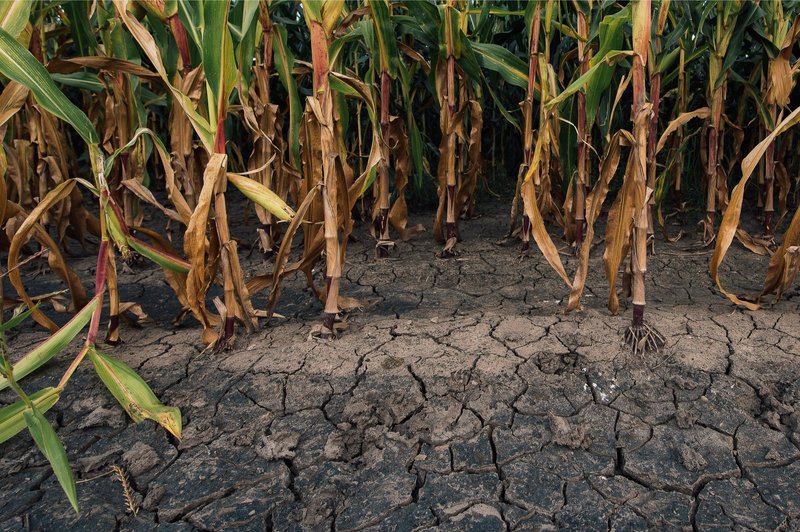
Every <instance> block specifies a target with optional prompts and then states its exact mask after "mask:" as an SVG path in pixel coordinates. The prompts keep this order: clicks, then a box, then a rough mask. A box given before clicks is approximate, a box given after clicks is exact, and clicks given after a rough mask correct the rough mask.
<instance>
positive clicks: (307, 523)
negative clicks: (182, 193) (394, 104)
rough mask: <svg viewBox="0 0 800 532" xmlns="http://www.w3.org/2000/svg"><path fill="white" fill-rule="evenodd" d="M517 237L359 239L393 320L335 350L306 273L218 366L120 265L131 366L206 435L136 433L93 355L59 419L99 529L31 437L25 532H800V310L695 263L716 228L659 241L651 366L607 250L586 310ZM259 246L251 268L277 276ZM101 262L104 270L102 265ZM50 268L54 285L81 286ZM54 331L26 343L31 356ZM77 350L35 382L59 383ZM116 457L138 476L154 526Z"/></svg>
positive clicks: (18, 344)
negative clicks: (744, 307)
mask: <svg viewBox="0 0 800 532" xmlns="http://www.w3.org/2000/svg"><path fill="white" fill-rule="evenodd" d="M505 209H506V207H504V206H501V205H500V204H498V205H496V206H494V207H491V208H487V209H486V210H487V211H491V212H497V213H502V212H505ZM415 221H417V220H415ZM419 221H423V222H427V223H428V224H429V221H428V219H425V220H422V219H420V220H419ZM505 221H506V219H505V217H502V216H485V217H482V218H478V219H475V220H471V221H468V222H462V224H461V226H462V231H463V235H464V241H463V242H462V243H461V244H460V249H461V250H462V255H461V257H459V258H458V259H457V260H441V259H438V258H436V255H435V253H436V251H437V250H438V249H439V248H438V245H436V244H435V243H434V242H433V241H432V240H431V239H430V236H429V235H430V234H429V233H426V234H423V235H421V236H420V237H418V238H417V239H416V240H415V241H412V242H408V243H400V244H399V245H398V249H397V250H395V253H394V257H395V258H391V259H388V260H380V261H376V260H375V259H374V258H373V249H372V243H371V242H372V240H371V238H370V237H369V236H368V234H367V232H366V231H365V229H364V228H363V226H362V227H360V228H359V229H358V231H357V236H358V238H359V239H360V241H359V242H357V243H353V244H351V246H350V248H349V252H348V264H347V268H346V276H347V280H346V282H345V283H343V287H344V288H343V291H344V293H345V294H347V295H350V296H354V297H357V298H360V299H362V300H364V301H367V302H374V303H375V304H374V306H372V307H371V308H369V309H366V310H364V311H355V312H351V313H350V314H349V315H348V316H347V322H348V324H349V328H348V329H347V331H345V333H344V334H343V335H342V337H341V338H340V339H338V340H336V341H324V340H319V339H315V338H312V337H310V335H309V331H310V329H311V327H312V325H314V324H316V323H317V322H318V320H319V317H320V310H321V307H320V305H319V303H317V302H315V301H313V298H312V297H311V296H310V294H309V292H308V291H307V290H305V289H304V285H303V280H302V279H300V278H299V277H298V278H296V279H291V280H290V281H289V282H288V283H287V286H286V288H285V290H284V293H283V297H282V300H281V303H280V305H279V308H278V311H279V312H280V313H282V314H283V315H284V316H286V317H285V318H284V319H275V320H273V322H272V323H270V324H269V325H268V326H266V327H264V328H263V329H261V330H260V331H259V332H256V333H255V334H252V335H249V336H244V335H242V336H240V337H239V338H238V342H237V345H236V348H235V349H234V350H233V351H230V352H226V353H222V354H217V355H215V354H211V353H207V352H205V353H204V352H202V349H201V346H199V345H198V341H199V330H198V329H197V327H196V325H195V324H194V323H188V322H187V324H186V325H185V326H184V327H182V328H178V329H175V328H173V327H172V326H171V325H170V321H171V318H172V317H174V316H175V315H176V314H177V312H178V310H179V309H178V308H177V306H176V302H175V301H173V297H172V294H171V292H170V291H169V289H168V288H167V287H166V285H165V283H164V282H163V277H162V275H161V273H160V271H159V270H157V269H155V268H153V267H151V266H150V265H147V264H141V265H137V266H135V267H134V268H133V271H129V272H121V274H120V284H121V286H122V296H123V297H122V299H123V300H128V301H133V300H135V301H139V302H142V303H143V306H144V308H145V310H146V311H147V312H148V313H150V315H151V316H152V317H153V318H154V319H155V320H156V323H155V324H149V325H146V326H145V327H144V328H141V329H133V328H124V329H123V339H124V344H122V345H120V346H118V347H116V348H113V349H111V348H109V349H108V350H109V352H111V353H113V354H114V355H115V356H117V357H119V358H121V359H122V360H124V361H125V362H126V363H127V364H129V365H130V366H132V367H134V368H136V369H137V371H138V372H139V373H140V374H141V375H142V376H143V377H144V378H145V379H146V380H147V381H148V382H149V383H150V384H151V386H152V387H153V389H154V390H155V392H156V394H157V395H158V396H159V397H160V398H161V399H162V400H163V401H164V402H165V403H166V404H169V405H174V406H178V407H180V409H181V411H182V413H183V421H184V433H183V438H182V440H181V441H177V440H175V439H173V438H171V437H170V436H169V435H168V434H167V433H166V432H165V431H164V430H161V429H160V428H159V427H157V426H156V425H155V424H153V423H150V422H144V423H141V424H138V425H135V424H132V423H131V422H130V421H129V420H128V419H127V418H126V416H125V414H124V413H123V411H122V409H121V408H120V407H119V406H118V405H117V404H116V402H115V400H114V398H113V397H112V396H111V395H110V394H109V393H108V392H107V391H106V390H105V389H104V388H103V386H102V384H101V383H100V381H99V379H98V378H97V377H96V376H95V375H94V373H93V370H92V368H91V364H89V363H88V361H87V362H86V363H85V364H84V365H83V366H82V367H81V368H80V369H79V370H78V372H77V374H76V375H75V377H74V378H73V380H72V381H71V382H70V384H69V386H68V388H67V390H66V392H65V393H64V394H63V395H62V398H61V400H60V402H59V403H58V404H57V405H56V406H55V407H54V408H53V409H52V410H51V411H50V412H49V413H48V414H47V417H48V419H50V420H51V421H52V422H53V423H54V424H56V425H57V431H58V434H59V435H60V437H61V438H62V440H63V441H64V443H65V446H66V448H67V452H68V455H69V458H70V461H71V463H72V465H73V469H74V471H75V474H76V477H77V478H78V482H79V484H78V495H79V499H80V505H81V509H82V513H81V515H80V516H79V517H78V516H76V515H75V513H74V512H73V511H72V510H71V508H70V507H69V504H68V503H67V501H66V498H65V497H64V495H63V494H62V493H61V491H60V489H59V487H58V484H57V482H56V479H55V477H54V476H53V474H52V473H51V470H50V469H49V467H47V465H46V463H45V461H44V459H43V457H42V455H41V454H40V453H39V452H38V451H37V450H35V448H33V446H32V441H31V440H30V437H29V436H27V435H26V434H21V435H19V436H17V437H16V438H14V439H13V440H11V441H9V442H7V443H5V444H4V445H3V446H2V457H1V458H0V490H1V492H2V498H1V499H0V528H2V529H8V530H16V529H23V528H28V529H37V530H64V529H70V530H112V529H123V530H150V529H154V528H156V527H158V528H160V529H164V530H171V529H176V530H184V529H187V530H188V529H201V530H218V529H233V528H237V527H241V528H243V529H248V530H270V529H276V530H293V529H310V530H363V529H372V530H378V529H380V530H417V529H428V528H437V529H438V528H441V529H450V530H465V529H473V530H509V529H554V528H575V529H609V530H611V529H617V530H623V529H642V528H661V529H680V528H687V529H691V528H695V529H703V530H711V529H732V528H735V529H741V530H744V529H753V530H773V529H779V528H782V529H793V530H798V529H800V488H798V486H800V312H798V310H800V297H797V294H796V293H790V294H789V295H788V297H787V298H786V299H784V301H782V302H781V303H780V304H778V305H777V306H775V307H773V308H768V309H764V310H762V311H759V312H744V311H741V310H737V309H735V308H734V307H733V306H732V305H731V304H730V303H729V302H728V301H727V300H726V299H725V298H723V297H722V296H721V295H719V293H718V292H716V291H715V290H714V288H713V287H712V284H711V281H710V279H709V277H708V273H707V262H708V259H709V257H710V253H708V252H687V251H686V249H687V248H689V247H690V246H691V245H693V242H694V240H692V237H689V238H687V239H685V240H682V241H680V242H678V243H677V244H674V245H667V244H665V243H663V242H662V241H659V242H657V254H656V255H655V256H654V257H652V259H651V261H650V271H649V276H648V285H647V291H648V292H647V294H648V304H649V305H648V317H649V321H650V322H651V323H652V324H655V325H657V327H658V328H659V329H660V330H661V332H662V333H664V335H665V336H666V337H667V346H666V348H665V349H664V350H663V351H662V352H660V353H657V354H648V355H644V356H633V355H632V354H631V353H630V352H629V350H628V349H626V348H624V347H623V346H622V345H621V334H622V330H623V329H624V327H625V326H626V325H627V324H628V323H629V320H630V311H629V310H628V311H623V312H622V313H621V315H620V316H612V315H610V314H609V313H608V311H607V310H606V309H605V300H606V296H607V288H606V283H605V280H604V277H603V273H602V272H603V269H602V258H601V257H602V246H597V247H596V248H595V250H594V252H593V255H592V259H591V260H592V273H591V274H590V276H589V286H588V290H587V293H586V297H585V300H584V301H585V310H584V311H582V312H576V313H573V314H569V315H565V314H564V312H563V308H564V297H565V295H566V293H567V291H566V289H565V287H564V285H563V283H562V282H561V281H560V280H559V279H558V277H557V276H556V275H555V274H554V273H553V272H552V270H551V269H550V268H549V266H548V265H547V264H546V263H545V262H544V260H543V259H542V258H541V256H540V255H538V254H536V253H534V254H532V255H531V256H530V257H528V258H524V259H521V258H520V256H519V252H518V245H517V244H516V243H515V244H513V245H507V246H499V245H497V244H496V242H497V241H498V240H499V239H500V238H501V237H502V233H503V228H504V224H505ZM241 232H242V233H245V231H241ZM251 233H252V231H251V230H250V229H249V230H248V231H247V234H251ZM90 251H91V250H90ZM256 255H257V253H253V254H252V256H250V257H249V258H247V259H246V260H245V262H244V263H245V265H246V266H247V268H248V269H249V271H250V272H256V273H259V272H265V271H267V270H268V266H267V265H266V264H264V263H263V261H262V260H261V259H258V258H256ZM564 259H565V261H566V266H567V269H568V271H570V272H572V271H574V268H575V259H574V258H572V257H567V256H565V257H564ZM78 264H79V265H80V266H81V267H80V268H79V271H80V273H81V275H82V278H84V279H91V278H92V272H93V261H92V259H91V258H90V257H89V256H88V254H87V256H86V257H85V258H83V259H81V260H80V261H79V262H78ZM765 266H766V259H764V258H762V257H757V256H755V255H752V254H749V253H746V252H744V251H742V249H741V247H740V246H738V245H737V244H734V246H733V248H732V253H731V256H730V257H729V259H728V261H727V262H726V264H725V266H724V267H723V275H724V279H725V280H726V283H727V284H728V285H730V287H732V288H736V289H737V290H739V291H740V292H741V291H752V290H754V289H756V288H757V285H758V283H759V282H760V281H761V279H762V278H763V277H762V275H763V272H764V271H765ZM50 277H51V276H45V277H39V278H37V279H36V280H35V281H31V282H32V283H34V284H33V285H32V286H34V285H35V288H36V290H35V291H36V292H44V291H46V290H49V289H54V288H58V284H57V283H56V282H55V281H50V280H48V279H49V278H50ZM263 301H264V299H263V297H261V296H259V298H257V299H256V302H257V303H259V304H261V305H263ZM42 338H44V335H43V333H42V332H41V331H40V330H37V329H34V328H33V327H27V328H23V329H22V330H21V331H19V332H18V333H16V334H15V335H14V336H13V337H12V340H11V347H12V350H13V352H15V353H23V352H25V351H26V350H27V349H29V348H30V347H31V346H33V345H35V344H36V343H37V342H39V341H41V340H42ZM75 353H76V350H75V349H74V346H73V347H72V348H71V349H70V350H68V351H67V352H65V353H64V354H62V355H61V356H60V357H59V359H58V360H57V361H55V362H53V363H51V364H50V365H49V366H47V367H46V369H44V370H43V371H40V372H38V373H37V374H35V375H32V376H30V377H28V378H27V379H25V381H23V383H24V384H25V386H26V388H27V389H28V390H36V389H39V388H40V387H42V386H46V385H52V384H54V383H55V382H56V381H57V379H58V377H59V376H60V375H61V373H62V372H63V371H64V369H65V368H66V366H67V364H68V361H69V359H70V358H71V356H74V354H75ZM13 399H14V397H13V396H12V395H11V394H10V393H9V392H8V391H6V392H3V394H2V395H0V400H2V402H3V403H4V404H5V403H8V402H11V401H12V400H13ZM112 464H118V465H120V466H122V467H123V468H124V469H125V470H126V471H127V472H128V474H129V476H130V480H131V485H132V488H133V490H135V493H134V497H135V498H136V499H137V502H138V504H139V505H140V506H141V508H140V510H139V512H138V514H137V515H135V516H134V515H132V514H130V513H128V512H126V509H125V504H124V500H123V495H122V490H121V487H120V484H119V483H117V482H116V481H115V480H114V479H113V477H111V476H109V475H107V474H106V473H107V472H108V471H109V467H110V466H111V465H112Z"/></svg>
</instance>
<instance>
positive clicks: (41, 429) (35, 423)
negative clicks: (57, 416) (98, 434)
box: [23, 406, 78, 513]
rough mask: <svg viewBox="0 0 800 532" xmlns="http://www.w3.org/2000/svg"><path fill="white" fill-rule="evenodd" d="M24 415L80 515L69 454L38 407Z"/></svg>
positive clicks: (68, 497) (34, 439) (26, 422)
mask: <svg viewBox="0 0 800 532" xmlns="http://www.w3.org/2000/svg"><path fill="white" fill-rule="evenodd" d="M23 415H24V417H25V424H26V425H28V431H29V432H30V433H31V436H33V441H35V442H36V446H37V447H38V448H39V450H40V451H42V454H43V455H44V457H45V458H47V461H48V462H50V466H51V467H52V468H53V473H55V474H56V478H57V479H58V483H59V484H61V489H63V490H64V493H65V494H66V495H67V499H69V502H70V504H71V505H72V507H73V508H74V509H75V512H76V513H78V490H77V489H76V487H75V478H74V477H73V476H72V469H71V468H70V467H69V461H68V460H67V452H66V451H65V450H64V446H63V445H61V440H59V439H58V436H57V435H56V431H55V430H53V427H52V425H50V422H48V421H47V420H46V419H45V418H44V416H43V415H42V414H41V412H39V409H38V408H36V406H34V407H33V408H26V409H25V410H24V411H23Z"/></svg>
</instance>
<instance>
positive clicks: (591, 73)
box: [547, 50, 634, 107]
mask: <svg viewBox="0 0 800 532" xmlns="http://www.w3.org/2000/svg"><path fill="white" fill-rule="evenodd" d="M632 55H634V52H631V51H630V50H616V51H612V52H609V53H608V54H606V57H605V58H604V60H603V61H599V62H597V63H596V64H595V65H594V66H590V67H589V70H587V71H586V73H585V74H584V75H582V76H581V77H579V78H578V79H576V80H575V81H573V82H572V83H570V84H569V86H568V87H567V88H566V89H564V91H563V92H562V93H561V94H559V95H558V96H556V97H555V98H553V99H552V100H550V101H549V102H547V107H553V106H555V105H558V104H560V103H561V102H563V101H564V100H566V99H567V98H569V97H570V96H572V95H573V94H575V93H576V92H578V91H579V90H581V89H582V88H584V87H585V86H587V85H588V84H589V82H590V81H592V79H593V78H594V77H595V76H596V75H597V72H598V70H599V69H601V68H602V67H605V66H607V65H609V64H613V63H616V62H617V61H622V60H623V59H625V58H626V57H631V56H632Z"/></svg>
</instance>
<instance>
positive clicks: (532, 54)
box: [492, 4, 541, 251]
mask: <svg viewBox="0 0 800 532" xmlns="http://www.w3.org/2000/svg"><path fill="white" fill-rule="evenodd" d="M540 28H541V5H539V4H537V5H536V8H535V10H534V12H533V20H532V22H531V27H530V28H529V29H528V35H529V47H528V48H529V58H528V89H527V92H526V93H525V102H524V103H523V113H524V116H523V119H524V128H525V129H524V131H523V135H524V142H525V145H524V146H523V163H522V166H521V167H520V169H519V175H518V176H517V190H516V194H514V200H513V203H512V205H511V228H510V232H513V230H514V226H515V225H516V220H517V209H519V198H520V190H521V186H522V180H523V179H524V178H525V174H526V173H527V171H528V169H529V168H530V167H531V164H532V163H533V94H534V89H535V86H536V72H537V71H538V70H539V30H540ZM492 141H493V142H494V137H492ZM492 151H493V152H494V150H492ZM530 237H531V222H530V219H529V218H528V215H527V214H524V213H523V215H522V250H523V251H527V250H528V247H529V246H530Z"/></svg>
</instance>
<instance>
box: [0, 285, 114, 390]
mask: <svg viewBox="0 0 800 532" xmlns="http://www.w3.org/2000/svg"><path fill="white" fill-rule="evenodd" d="M98 301H100V298H99V296H95V297H93V298H92V300H91V301H89V302H88V303H87V304H86V306H85V307H83V308H82V309H81V310H80V312H78V313H77V314H75V316H73V317H72V319H71V320H69V321H68V322H67V323H66V325H64V326H63V327H61V328H60V329H59V330H58V331H57V332H56V333H55V334H53V335H52V336H50V337H49V338H48V339H47V340H45V341H44V342H42V343H41V344H39V345H38V346H37V347H36V348H34V349H33V351H31V352H29V353H28V354H27V355H25V356H24V357H22V358H21V359H20V360H19V361H17V363H16V364H14V368H13V369H14V378H15V379H17V380H22V379H23V378H24V377H26V376H27V375H30V374H31V373H32V372H34V371H36V370H37V369H39V368H40V367H42V365H43V364H45V363H46V362H47V361H49V360H50V359H52V358H53V357H54V356H56V355H57V354H58V353H59V352H60V351H61V350H62V349H64V348H65V347H66V346H67V345H68V344H69V343H70V342H71V341H72V340H73V339H74V338H75V337H76V336H78V333H80V332H81V330H83V328H84V327H85V326H86V324H87V323H89V319H90V318H91V317H92V313H93V312H94V310H95V309H96V308H97V303H98ZM7 387H8V379H6V378H5V377H0V390H4V389H5V388H7Z"/></svg>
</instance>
